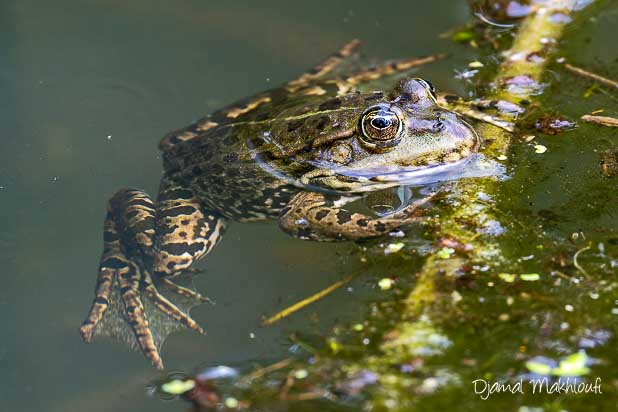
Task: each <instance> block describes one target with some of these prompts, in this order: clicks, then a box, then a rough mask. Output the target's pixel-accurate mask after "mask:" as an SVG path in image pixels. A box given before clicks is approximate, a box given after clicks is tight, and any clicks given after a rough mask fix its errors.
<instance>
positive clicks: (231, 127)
mask: <svg viewBox="0 0 618 412" xmlns="http://www.w3.org/2000/svg"><path fill="white" fill-rule="evenodd" d="M358 45H359V42H358V41H356V40H355V41H352V42H350V43H348V44H346V45H345V46H344V47H342V48H341V49H340V50H339V51H337V52H336V53H334V54H332V55H331V56H329V57H328V58H327V59H325V60H324V61H322V62H321V63H320V64H318V65H316V66H315V67H313V68H312V69H311V70H309V71H308V72H306V73H304V74H302V75H301V76H299V77H297V78H296V79H294V80H292V81H289V82H287V83H285V84H284V85H283V86H281V87H278V88H275V89H272V90H270V91H266V92H261V93H258V94H256V95H254V96H252V97H249V98H246V99H242V100H240V101H239V102H236V103H234V104H231V105H228V106H226V107H224V108H222V109H219V110H216V111H214V112H212V113H211V114H209V115H207V116H205V117H203V118H200V119H199V120H197V121H194V122H192V123H191V124H190V125H189V126H186V127H183V128H180V129H178V130H175V131H173V132H170V133H168V134H167V135H165V136H164V137H163V139H162V140H161V142H160V144H159V149H160V151H161V153H162V159H163V171H164V172H163V175H162V178H161V181H160V186H159V192H158V195H157V197H156V199H154V198H153V197H151V196H150V195H149V194H148V193H146V192H145V191H143V190H141V189H134V188H125V189H121V190H119V191H117V192H116V193H115V194H114V195H113V196H112V197H111V198H110V199H109V202H108V206H107V214H106V217H105V220H104V225H103V226H104V227H103V253H102V255H101V259H100V263H99V270H98V274H97V281H96V286H95V297H94V300H93V303H92V305H91V308H90V311H89V312H88V315H87V317H86V319H85V320H84V322H83V323H82V325H81V327H80V333H81V336H82V338H83V340H84V341H85V342H87V343H89V342H91V341H92V339H93V337H94V335H95V333H96V331H97V325H99V324H100V323H101V320H102V319H103V318H104V317H105V316H111V315H110V314H109V313H108V312H109V311H108V308H109V306H110V304H111V303H112V302H110V300H111V296H112V293H113V292H114V291H116V293H118V296H119V301H120V302H121V306H122V311H123V312H124V313H123V317H124V318H123V321H124V322H126V324H127V325H128V327H129V328H130V330H132V333H133V334H134V338H135V340H136V341H137V344H138V346H139V348H140V349H141V351H142V352H143V354H144V355H145V357H146V358H147V359H148V360H149V361H150V362H151V364H152V365H153V366H154V367H155V368H158V369H162V368H163V367H164V365H163V361H162V358H161V355H160V352H159V348H158V346H157V342H155V337H154V334H153V331H152V330H151V328H150V325H149V322H148V319H147V316H146V311H145V309H144V300H145V299H147V300H149V301H150V302H152V304H154V306H155V307H156V310H158V311H161V312H162V313H163V314H164V315H165V316H167V317H169V318H170V319H172V320H173V321H175V322H178V323H179V324H181V325H182V326H183V327H186V328H189V329H191V330H193V331H196V332H198V333H204V329H203V328H202V327H201V326H200V325H198V323H197V322H196V321H195V320H194V319H193V318H192V317H191V316H190V315H189V314H188V311H183V310H181V309H180V308H179V307H178V306H177V305H176V304H175V303H174V302H173V301H172V299H171V298H168V297H166V295H164V294H163V293H161V292H160V289H161V288H162V287H163V286H165V288H167V289H166V290H168V291H171V293H172V294H177V295H179V296H183V297H187V298H190V299H195V300H196V301H205V300H206V298H205V297H204V296H202V295H201V294H200V293H198V292H197V291H195V290H193V289H191V288H188V287H185V286H182V285H181V284H179V283H178V282H176V279H178V278H179V277H180V276H182V275H183V274H186V273H188V272H189V271H191V270H192V269H193V268H194V265H195V263H196V262H197V261H198V260H200V259H203V258H204V257H205V256H207V255H208V254H209V252H211V251H212V250H213V248H215V246H216V245H217V244H218V243H219V241H220V240H221V238H222V237H223V234H224V232H225V229H226V227H227V225H228V224H229V223H230V222H255V221H262V220H275V221H277V222H278V225H279V227H280V228H281V229H282V230H283V231H284V232H285V233H287V234H289V235H291V236H292V237H294V238H297V239H302V240H313V241H361V240H364V239H370V238H376V237H380V236H386V235H387V234H388V233H391V232H393V231H395V230H398V229H399V228H401V227H405V226H407V225H410V224H413V223H414V222H416V221H417V220H418V218H419V215H420V214H421V211H422V210H423V208H424V207H426V205H427V202H428V201H429V199H430V198H431V196H430V195H427V196H424V197H422V198H421V199H417V200H414V201H412V202H410V204H409V205H406V206H405V207H403V208H400V209H398V210H397V211H395V212H393V213H390V214H386V215H380V216H371V215H370V214H365V213H361V212H355V211H351V210H349V208H347V207H346V205H348V204H349V203H350V202H353V201H355V200H357V199H359V198H362V197H363V196H366V195H367V194H369V193H374V192H375V191H376V190H381V189H384V188H387V187H392V186H394V185H396V184H397V182H392V181H388V179H386V180H384V179H380V176H379V174H376V173H375V172H374V171H375V170H381V169H383V168H406V167H412V168H421V169H422V168H426V167H433V166H436V165H441V164H447V163H452V162H457V161H460V160H462V159H465V158H466V157H468V156H470V155H472V154H474V153H476V152H477V151H478V150H479V147H480V145H481V140H480V138H479V136H478V135H477V133H476V132H475V130H474V128H473V127H472V126H471V125H470V124H469V123H468V122H467V121H465V120H464V119H463V118H462V117H461V116H460V115H459V114H457V113H455V112H453V111H450V110H448V109H446V108H444V107H442V106H440V105H439V104H438V98H437V95H436V90H435V88H434V87H433V85H432V84H431V83H430V82H429V81H427V80H424V79H421V78H416V77H409V76H405V77H403V78H402V79H401V80H400V81H398V82H397V83H396V85H395V86H394V87H393V88H392V90H390V91H364V90H361V89H362V87H361V86H363V85H365V84H367V83H368V82H371V81H374V80H376V79H380V78H382V77H385V76H386V77H388V76H393V75H395V74H398V73H405V72H406V71H409V70H410V69H412V68H414V67H417V66H420V65H422V64H426V63H429V62H432V61H435V60H436V59H437V58H439V57H438V56H436V55H434V56H429V57H426V58H411V59H402V60H398V61H394V62H387V63H384V64H381V65H377V66H374V67H371V68H369V69H361V70H357V71H352V72H349V73H341V72H340V69H341V67H343V66H344V63H345V62H346V61H347V60H349V58H350V56H351V55H353V53H354V51H355V49H356V48H357V47H358ZM364 171H372V173H367V175H368V176H365V175H364V174H363V172H364Z"/></svg>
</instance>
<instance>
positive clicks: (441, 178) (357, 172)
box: [299, 153, 506, 193]
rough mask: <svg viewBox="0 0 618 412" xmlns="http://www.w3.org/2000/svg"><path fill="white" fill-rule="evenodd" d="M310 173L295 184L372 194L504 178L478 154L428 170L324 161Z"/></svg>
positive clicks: (497, 165)
mask: <svg viewBox="0 0 618 412" xmlns="http://www.w3.org/2000/svg"><path fill="white" fill-rule="evenodd" d="M311 163H312V165H313V166H314V167H315V169H314V170H312V171H310V172H308V173H306V174H305V175H303V176H302V177H301V178H300V179H299V180H300V183H301V185H302V186H303V187H312V186H314V187H318V188H321V190H324V189H327V190H328V189H330V190H335V191H345V192H351V193H363V192H372V191H375V190H381V189H386V188H389V187H394V186H400V185H405V186H424V185H429V184H434V183H440V182H446V181H452V180H459V179H463V178H478V177H490V176H493V177H498V178H503V177H505V176H506V174H505V168H504V166H503V165H502V164H500V163H498V162H496V161H494V160H490V159H488V158H486V157H485V156H483V155H482V154H480V153H474V154H472V155H470V156H468V157H466V158H464V159H461V160H458V161H455V162H450V163H443V164H436V165H432V166H409V167H401V166H380V167H372V168H363V169H357V168H353V167H348V166H342V165H339V164H334V163H330V162H325V161H314V162H311Z"/></svg>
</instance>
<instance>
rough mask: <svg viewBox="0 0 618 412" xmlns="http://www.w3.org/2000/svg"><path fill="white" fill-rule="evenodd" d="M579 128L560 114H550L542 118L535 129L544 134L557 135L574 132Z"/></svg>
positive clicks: (535, 125)
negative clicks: (569, 131) (573, 130)
mask: <svg viewBox="0 0 618 412" xmlns="http://www.w3.org/2000/svg"><path fill="white" fill-rule="evenodd" d="M576 126H577V124H576V123H575V122H571V121H570V120H568V119H566V118H564V117H562V116H560V115H558V114H549V115H545V116H542V117H540V118H539V119H538V120H537V121H536V123H535V124H534V127H535V128H536V129H537V130H538V131H540V132H541V133H544V134H549V135H555V134H558V133H562V132H566V131H568V130H572V129H574V128H575V127H576Z"/></svg>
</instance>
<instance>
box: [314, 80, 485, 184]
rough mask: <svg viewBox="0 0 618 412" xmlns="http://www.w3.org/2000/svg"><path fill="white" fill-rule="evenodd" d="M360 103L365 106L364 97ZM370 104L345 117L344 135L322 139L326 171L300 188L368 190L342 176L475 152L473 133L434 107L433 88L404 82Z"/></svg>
mask: <svg viewBox="0 0 618 412" xmlns="http://www.w3.org/2000/svg"><path fill="white" fill-rule="evenodd" d="M359 99H360V100H362V101H363V102H365V103H366V101H367V97H364V98H363V97H362V96H359ZM370 100H371V101H373V103H372V104H369V105H364V106H363V107H357V108H356V110H355V111H354V112H353V113H350V114H349V117H348V118H347V119H346V130H344V131H343V132H338V133H333V134H331V135H330V136H329V137H327V138H324V139H323V141H324V142H329V144H327V145H324V146H322V150H321V151H320V153H319V154H318V158H319V159H321V160H326V161H327V162H330V164H331V166H328V165H327V166H326V167H323V168H320V170H315V171H312V172H310V173H309V174H308V175H307V176H305V177H304V179H303V181H304V182H305V183H306V182H309V181H311V182H313V183H316V184H319V185H320V186H326V187H329V188H333V189H339V188H341V189H344V190H353V191H355V190H360V191H366V190H372V189H371V188H370V187H362V186H363V183H361V181H350V180H349V179H347V178H346V176H347V177H350V176H352V175H354V176H371V175H375V174H376V173H377V174H379V173H380V171H381V170H385V171H386V170H390V171H392V170H393V169H398V168H409V167H410V168H416V167H429V166H435V165H441V164H446V163H452V162H456V161H458V160H461V159H463V158H465V157H467V156H470V155H471V154H473V153H475V152H476V151H477V150H478V148H479V137H478V135H477V134H476V132H475V131H474V129H473V128H472V127H471V126H470V125H469V124H468V123H466V122H465V121H464V120H462V119H461V118H460V117H459V116H458V115H457V114H455V113H453V112H451V111H449V110H446V109H444V108H442V107H440V106H438V104H437V99H436V94H435V90H434V88H433V86H432V85H431V83H429V82H427V81H425V80H423V79H418V78H412V79H405V80H403V81H401V83H399V85H398V86H397V87H396V88H395V89H394V90H393V91H392V92H391V93H390V94H388V95H386V96H382V97H381V98H380V99H370ZM333 163H334V164H335V165H333ZM329 167H330V170H329ZM333 169H335V170H334V174H333ZM363 172H367V173H363ZM327 175H328V176H327ZM352 180H354V179H352Z"/></svg>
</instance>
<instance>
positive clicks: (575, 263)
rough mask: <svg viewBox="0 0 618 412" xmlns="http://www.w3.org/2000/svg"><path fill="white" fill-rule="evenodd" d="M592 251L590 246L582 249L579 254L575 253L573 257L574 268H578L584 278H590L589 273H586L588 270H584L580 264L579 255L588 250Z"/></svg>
mask: <svg viewBox="0 0 618 412" xmlns="http://www.w3.org/2000/svg"><path fill="white" fill-rule="evenodd" d="M588 249H590V245H588V246H586V247H583V248H581V249H579V250H578V251H577V252H575V254H574V255H573V266H575V267H576V268H577V270H579V271H580V272H582V273H583V274H584V276H586V277H588V272H586V270H584V268H583V267H581V265H580V264H579V262H578V261H577V258H578V257H579V254H580V253H582V252H585V251H586V250H588Z"/></svg>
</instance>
